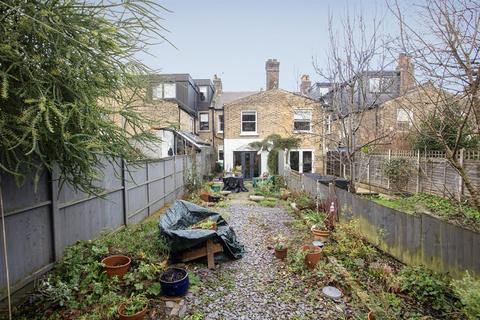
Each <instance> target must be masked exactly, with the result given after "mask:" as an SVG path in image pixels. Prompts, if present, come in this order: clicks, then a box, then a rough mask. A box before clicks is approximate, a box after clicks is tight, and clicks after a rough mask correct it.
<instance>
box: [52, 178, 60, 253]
mask: <svg viewBox="0 0 480 320" xmlns="http://www.w3.org/2000/svg"><path fill="white" fill-rule="evenodd" d="M50 192H51V195H50V197H51V214H52V233H53V237H52V238H53V259H54V261H57V260H59V259H60V258H61V256H62V253H61V252H62V247H61V245H60V242H61V234H60V232H61V231H62V230H61V228H60V221H59V218H60V217H59V214H60V210H59V208H58V171H57V169H56V168H53V169H52V170H51V171H50Z"/></svg>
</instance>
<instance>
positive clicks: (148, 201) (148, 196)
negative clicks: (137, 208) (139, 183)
mask: <svg viewBox="0 0 480 320" xmlns="http://www.w3.org/2000/svg"><path fill="white" fill-rule="evenodd" d="M149 166H150V162H149V161H148V160H146V161H145V177H146V179H147V181H146V184H145V186H146V189H147V216H150V182H149V181H150V174H149V172H148V171H149V168H148V167H149Z"/></svg>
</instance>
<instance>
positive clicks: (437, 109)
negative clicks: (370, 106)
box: [389, 0, 480, 210]
mask: <svg viewBox="0 0 480 320" xmlns="http://www.w3.org/2000/svg"><path fill="white" fill-rule="evenodd" d="M389 7H390V10H391V12H392V13H393V14H394V16H395V17H396V18H397V20H398V22H399V25H400V30H401V34H400V35H401V36H400V38H399V44H398V47H399V48H400V49H401V50H402V51H404V52H408V54H409V55H410V56H412V59H413V61H414V63H415V66H416V72H417V79H419V80H418V81H422V82H425V81H428V83H429V84H431V85H430V86H418V87H421V88H422V89H421V90H422V99H415V101H405V103H407V104H409V107H410V108H415V109H416V111H417V112H415V115H416V117H417V119H416V120H417V121H416V123H422V125H423V126H422V127H419V126H417V127H416V129H417V131H419V133H420V134H422V135H427V136H429V138H431V139H433V140H435V141H436V142H437V143H438V144H439V145H441V146H442V147H443V150H444V151H445V156H446V159H447V160H448V162H449V163H450V165H451V166H452V167H453V168H455V169H456V170H457V171H458V173H459V175H460V176H461V177H462V180H463V183H464V185H465V188H466V189H467V190H468V193H469V194H470V199H471V202H472V203H473V205H474V206H475V207H476V208H477V209H479V210H480V187H478V186H475V184H474V183H473V180H474V178H476V177H472V176H470V175H469V173H468V172H467V171H466V170H465V169H464V167H463V165H462V163H461V160H460V159H461V157H459V153H460V152H461V151H460V150H461V148H462V146H463V145H464V144H465V141H466V140H471V139H479V135H480V91H479V89H480V53H479V45H480V3H479V2H478V1H476V0H428V1H427V2H426V4H425V5H422V6H417V7H416V14H414V15H408V16H409V17H410V19H407V18H406V15H404V14H403V13H404V8H402V7H401V5H400V4H399V2H397V1H396V0H395V1H394V2H390V3H389ZM423 88H425V89H423ZM427 88H429V89H427ZM432 88H433V89H432ZM425 105H429V106H430V107H429V108H425ZM447 125H449V126H452V125H453V126H454V127H455V128H456V130H455V131H454V134H453V136H452V134H447V131H448V130H447V129H448V128H447V127H446V126H447ZM425 128H426V129H427V130H425ZM450 132H451V130H450Z"/></svg>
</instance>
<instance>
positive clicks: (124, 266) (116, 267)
mask: <svg viewBox="0 0 480 320" xmlns="http://www.w3.org/2000/svg"><path fill="white" fill-rule="evenodd" d="M131 262H132V260H131V259H130V258H129V257H127V256H124V255H112V256H108V257H106V258H104V259H103V260H102V263H103V264H104V265H105V271H106V272H107V276H108V277H113V276H117V277H119V278H120V279H121V278H123V275H124V274H125V273H127V271H128V269H130V263H131Z"/></svg>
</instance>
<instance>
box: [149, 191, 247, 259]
mask: <svg viewBox="0 0 480 320" xmlns="http://www.w3.org/2000/svg"><path fill="white" fill-rule="evenodd" d="M206 218H209V219H211V220H213V221H215V222H216V223H217V230H216V231H215V230H202V229H189V227H190V226H192V225H194V224H196V223H198V222H199V221H202V220H204V219H206ZM158 227H159V228H160V233H161V234H162V235H163V236H164V237H165V238H166V239H167V241H168V242H169V245H170V250H171V252H172V253H173V255H174V256H175V254H176V253H179V252H182V251H184V250H187V249H192V248H194V247H197V246H199V245H202V244H203V243H205V242H206V241H207V240H208V239H211V238H212V239H214V240H218V241H219V242H220V243H222V245H223V250H224V252H225V253H227V255H228V256H230V257H231V258H234V259H240V258H241V257H242V256H243V254H244V247H243V245H241V244H240V243H239V242H238V241H237V236H236V235H235V232H234V231H233V229H232V228H231V227H230V226H229V225H228V223H227V222H226V221H225V220H224V219H223V218H222V216H220V215H219V214H218V213H216V212H213V211H211V210H209V209H207V208H204V207H200V206H197V205H196V204H193V203H191V202H188V201H183V200H178V201H176V202H175V203H174V204H173V206H171V207H170V208H169V209H168V210H167V212H166V213H165V214H163V215H161V216H160V221H159V224H158Z"/></svg>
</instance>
